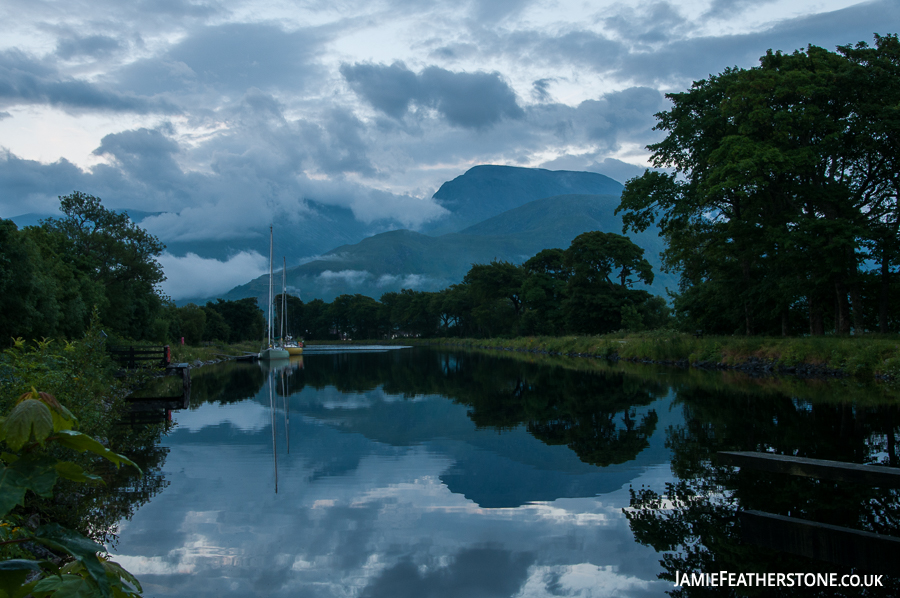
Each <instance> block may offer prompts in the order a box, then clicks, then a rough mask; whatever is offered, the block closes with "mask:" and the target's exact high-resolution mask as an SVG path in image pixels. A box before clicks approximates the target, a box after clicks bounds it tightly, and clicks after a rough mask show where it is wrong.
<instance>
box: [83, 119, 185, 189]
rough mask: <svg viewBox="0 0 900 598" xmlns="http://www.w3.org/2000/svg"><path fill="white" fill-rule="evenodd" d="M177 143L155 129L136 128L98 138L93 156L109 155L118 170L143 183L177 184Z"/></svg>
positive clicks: (178, 168)
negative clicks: (98, 145)
mask: <svg viewBox="0 0 900 598" xmlns="http://www.w3.org/2000/svg"><path fill="white" fill-rule="evenodd" d="M178 152H179V147H178V144H177V143H176V142H175V141H173V140H172V139H170V138H168V137H166V136H165V135H164V133H163V131H160V130H158V129H137V130H132V131H124V132H122V133H113V134H110V135H107V136H105V137H104V138H103V139H102V140H101V141H100V147H98V148H97V149H95V150H94V152H93V153H94V154H95V155H97V156H109V157H112V158H114V159H115V161H116V162H117V163H118V164H119V165H120V166H121V168H122V170H124V171H125V172H126V173H128V174H129V175H131V176H132V177H134V178H135V179H136V180H139V181H144V182H153V181H155V182H157V185H158V186H160V187H164V188H165V187H173V186H177V184H178V182H179V179H181V178H183V176H184V173H183V172H182V170H181V168H180V167H179V166H178V163H177V162H176V161H175V156H176V155H177V154H178Z"/></svg>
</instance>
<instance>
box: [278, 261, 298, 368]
mask: <svg viewBox="0 0 900 598" xmlns="http://www.w3.org/2000/svg"><path fill="white" fill-rule="evenodd" d="M281 259H282V260H283V264H282V266H281V338H282V339H283V342H282V344H283V346H284V348H285V349H286V350H287V352H288V354H289V355H303V343H302V342H297V341H296V340H295V339H294V338H293V337H291V336H285V335H284V331H285V330H284V329H285V322H286V321H287V278H286V277H287V258H281Z"/></svg>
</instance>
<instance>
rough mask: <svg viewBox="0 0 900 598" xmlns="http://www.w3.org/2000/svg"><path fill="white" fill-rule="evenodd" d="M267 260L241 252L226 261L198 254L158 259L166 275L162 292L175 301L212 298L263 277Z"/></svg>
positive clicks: (266, 268) (167, 256) (263, 257)
mask: <svg viewBox="0 0 900 598" xmlns="http://www.w3.org/2000/svg"><path fill="white" fill-rule="evenodd" d="M268 262H269V260H268V258H266V257H265V256H263V255H260V254H259V253H256V252H255V251H242V252H240V253H237V254H235V255H233V256H231V257H230V258H228V259H227V260H225V261H220V260H215V259H207V258H202V257H200V256H198V255H197V254H195V253H188V254H187V255H185V256H184V257H176V256H174V255H172V254H170V253H163V254H162V255H160V256H159V263H160V264H161V265H162V267H163V270H164V271H165V273H166V278H167V280H166V281H165V282H163V283H162V289H163V291H164V292H165V293H166V294H167V295H169V296H170V297H172V299H182V298H185V297H209V296H212V295H215V294H217V293H223V292H225V291H227V290H229V289H231V288H233V287H235V286H237V285H239V284H243V283H245V282H247V281H248V280H253V279H254V278H256V277H258V276H261V275H262V274H264V273H265V272H266V271H267V270H268V265H269V264H268Z"/></svg>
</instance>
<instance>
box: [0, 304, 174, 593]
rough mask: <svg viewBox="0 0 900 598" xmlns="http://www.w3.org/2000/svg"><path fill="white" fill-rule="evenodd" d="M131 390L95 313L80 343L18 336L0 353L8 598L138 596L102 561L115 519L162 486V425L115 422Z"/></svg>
mask: <svg viewBox="0 0 900 598" xmlns="http://www.w3.org/2000/svg"><path fill="white" fill-rule="evenodd" d="M38 388H39V389H41V392H37V391H36V390H35V389H38ZM127 391H128V389H127V385H126V382H125V380H124V379H122V378H119V377H117V376H116V368H115V366H114V365H113V364H112V363H111V361H110V359H109V357H108V356H107V354H106V350H105V339H104V338H103V335H102V334H101V332H100V323H99V316H98V315H97V314H96V313H95V314H94V316H93V321H92V323H91V324H90V325H89V326H88V329H87V331H86V334H85V335H84V336H83V337H82V338H80V339H79V340H77V341H62V342H59V341H54V340H47V339H45V340H43V341H40V342H36V343H26V342H25V341H24V340H22V339H15V342H14V343H13V346H12V347H10V348H8V349H6V350H4V351H3V352H2V353H0V413H3V414H8V415H7V417H5V418H0V440H4V441H5V443H6V445H7V448H6V452H4V453H3V454H2V455H0V472H2V475H0V560H3V567H2V571H0V590H3V591H5V592H6V595H8V596H14V595H15V596H24V595H25V594H27V593H28V591H29V590H30V591H31V593H32V595H34V596H48V595H52V596H59V597H60V598H62V597H63V596H68V595H79V596H93V595H97V596H128V595H135V593H134V590H135V589H139V587H140V586H139V585H138V584H137V582H136V580H134V579H133V578H131V577H130V575H128V573H127V572H125V571H124V570H122V569H121V568H119V567H118V566H117V565H115V564H114V563H111V562H109V561H107V560H106V558H105V557H103V556H101V555H103V554H105V552H106V550H105V548H103V544H104V543H108V542H110V541H113V540H114V539H115V534H116V531H117V525H118V523H119V521H121V520H123V519H126V518H128V517H130V516H131V514H133V512H134V510H135V509H136V508H137V507H138V506H139V505H140V504H143V503H144V502H146V501H147V500H149V499H150V498H151V497H152V496H153V495H154V494H156V493H157V492H158V491H159V490H160V489H161V488H162V487H163V485H164V484H165V482H164V480H163V479H162V476H161V475H160V473H159V469H160V467H161V466H162V463H163V461H164V459H165V450H161V449H159V448H158V447H157V446H156V445H157V442H158V440H159V436H160V433H161V432H162V428H161V426H144V427H141V428H132V427H129V426H120V425H117V424H116V422H118V421H119V420H120V417H121V415H122V413H123V409H124V404H123V400H122V397H123V396H124V395H125V394H126V393H127ZM17 397H18V398H17ZM76 424H77V428H78V429H79V430H80V431H79V432H76V431H75V427H76ZM73 451H74V452H73ZM117 453H128V454H129V455H131V456H132V458H133V461H131V460H128V459H125V458H124V457H121V456H120V455H119V454H117ZM120 464H136V465H137V467H127V468H119V467H118V465H120ZM140 469H143V471H144V472H145V475H144V476H143V477H142V478H138V475H139V473H140ZM41 546H43V548H41ZM26 577H27V578H28V580H29V582H28V583H27V584H26V583H25V581H26Z"/></svg>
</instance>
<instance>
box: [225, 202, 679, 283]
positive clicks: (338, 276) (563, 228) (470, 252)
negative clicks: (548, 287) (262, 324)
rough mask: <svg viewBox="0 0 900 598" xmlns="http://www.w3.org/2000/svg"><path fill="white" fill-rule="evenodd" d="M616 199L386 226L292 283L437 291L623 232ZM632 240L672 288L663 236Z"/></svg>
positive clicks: (292, 272)
mask: <svg viewBox="0 0 900 598" xmlns="http://www.w3.org/2000/svg"><path fill="white" fill-rule="evenodd" d="M618 202H619V199H618V196H615V195H561V196H554V197H547V198H543V199H538V200H535V201H531V202H528V203H527V204H525V205H523V206H519V207H517V208H514V209H512V210H508V211H506V212H504V213H503V214H500V215H498V216H494V217H492V218H489V219H487V220H484V221H482V222H479V223H477V224H475V225H473V226H470V227H468V228H466V229H464V230H462V231H461V232H458V233H449V234H445V235H441V236H438V237H432V236H428V235H424V234H421V233H416V232H413V231H408V230H397V231H390V232H386V233H381V234H378V235H374V236H372V237H369V238H367V239H364V240H363V241H361V242H359V243H356V244H352V245H343V246H341V247H337V248H335V249H333V250H331V251H329V252H328V253H326V254H325V255H323V256H322V257H321V258H319V259H317V260H315V261H311V262H308V263H306V264H302V265H300V266H297V267H295V268H289V269H288V272H287V279H288V289H289V291H290V292H293V293H299V294H300V295H301V298H303V300H304V301H308V300H310V299H312V298H320V299H324V300H325V301H332V300H333V299H334V297H336V296H337V295H340V294H344V293H349V294H355V293H360V294H364V295H369V296H371V297H375V298H376V299H377V298H378V297H380V296H381V295H382V294H383V293H386V292H388V291H399V290H400V289H401V288H413V289H416V290H425V291H436V290H440V289H443V288H446V287H447V286H449V285H451V284H455V283H458V282H460V281H461V280H462V278H463V276H464V275H465V274H466V272H468V271H469V268H471V266H472V264H473V263H487V262H490V261H491V260H494V259H497V260H506V261H511V262H514V263H521V262H523V261H524V260H526V259H528V258H529V257H531V256H532V255H534V254H535V253H537V252H538V251H540V250H542V249H547V248H551V247H558V248H560V249H565V248H566V247H568V246H569V244H570V243H571V241H572V239H574V238H575V237H576V236H578V235H579V234H581V233H584V232H588V231H593V230H601V231H603V232H614V233H618V234H621V232H622V222H621V219H620V218H619V217H617V216H615V214H614V213H613V212H614V210H615V207H616V206H617V205H618ZM632 239H633V240H634V241H635V242H636V243H637V244H638V245H640V246H641V247H643V248H644V249H645V256H646V257H647V259H648V260H650V262H651V263H652V264H653V265H654V272H655V273H656V274H657V279H656V280H655V281H654V284H653V285H652V287H651V288H650V290H651V292H654V293H657V294H664V291H665V287H666V286H668V287H669V288H674V285H675V280H674V278H673V277H671V276H667V275H660V273H659V257H658V256H659V252H660V251H661V250H662V242H661V240H660V239H659V237H658V236H657V234H656V232H655V231H648V232H645V233H642V234H640V235H632ZM267 284H268V282H267V277H266V276H262V277H260V278H258V279H256V280H253V281H251V282H249V283H248V284H246V285H241V286H239V287H236V288H234V289H232V290H231V291H229V292H228V293H227V294H226V295H225V296H224V297H223V298H225V299H238V298H242V297H264V296H265V295H266V293H267V288H268V287H267Z"/></svg>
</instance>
